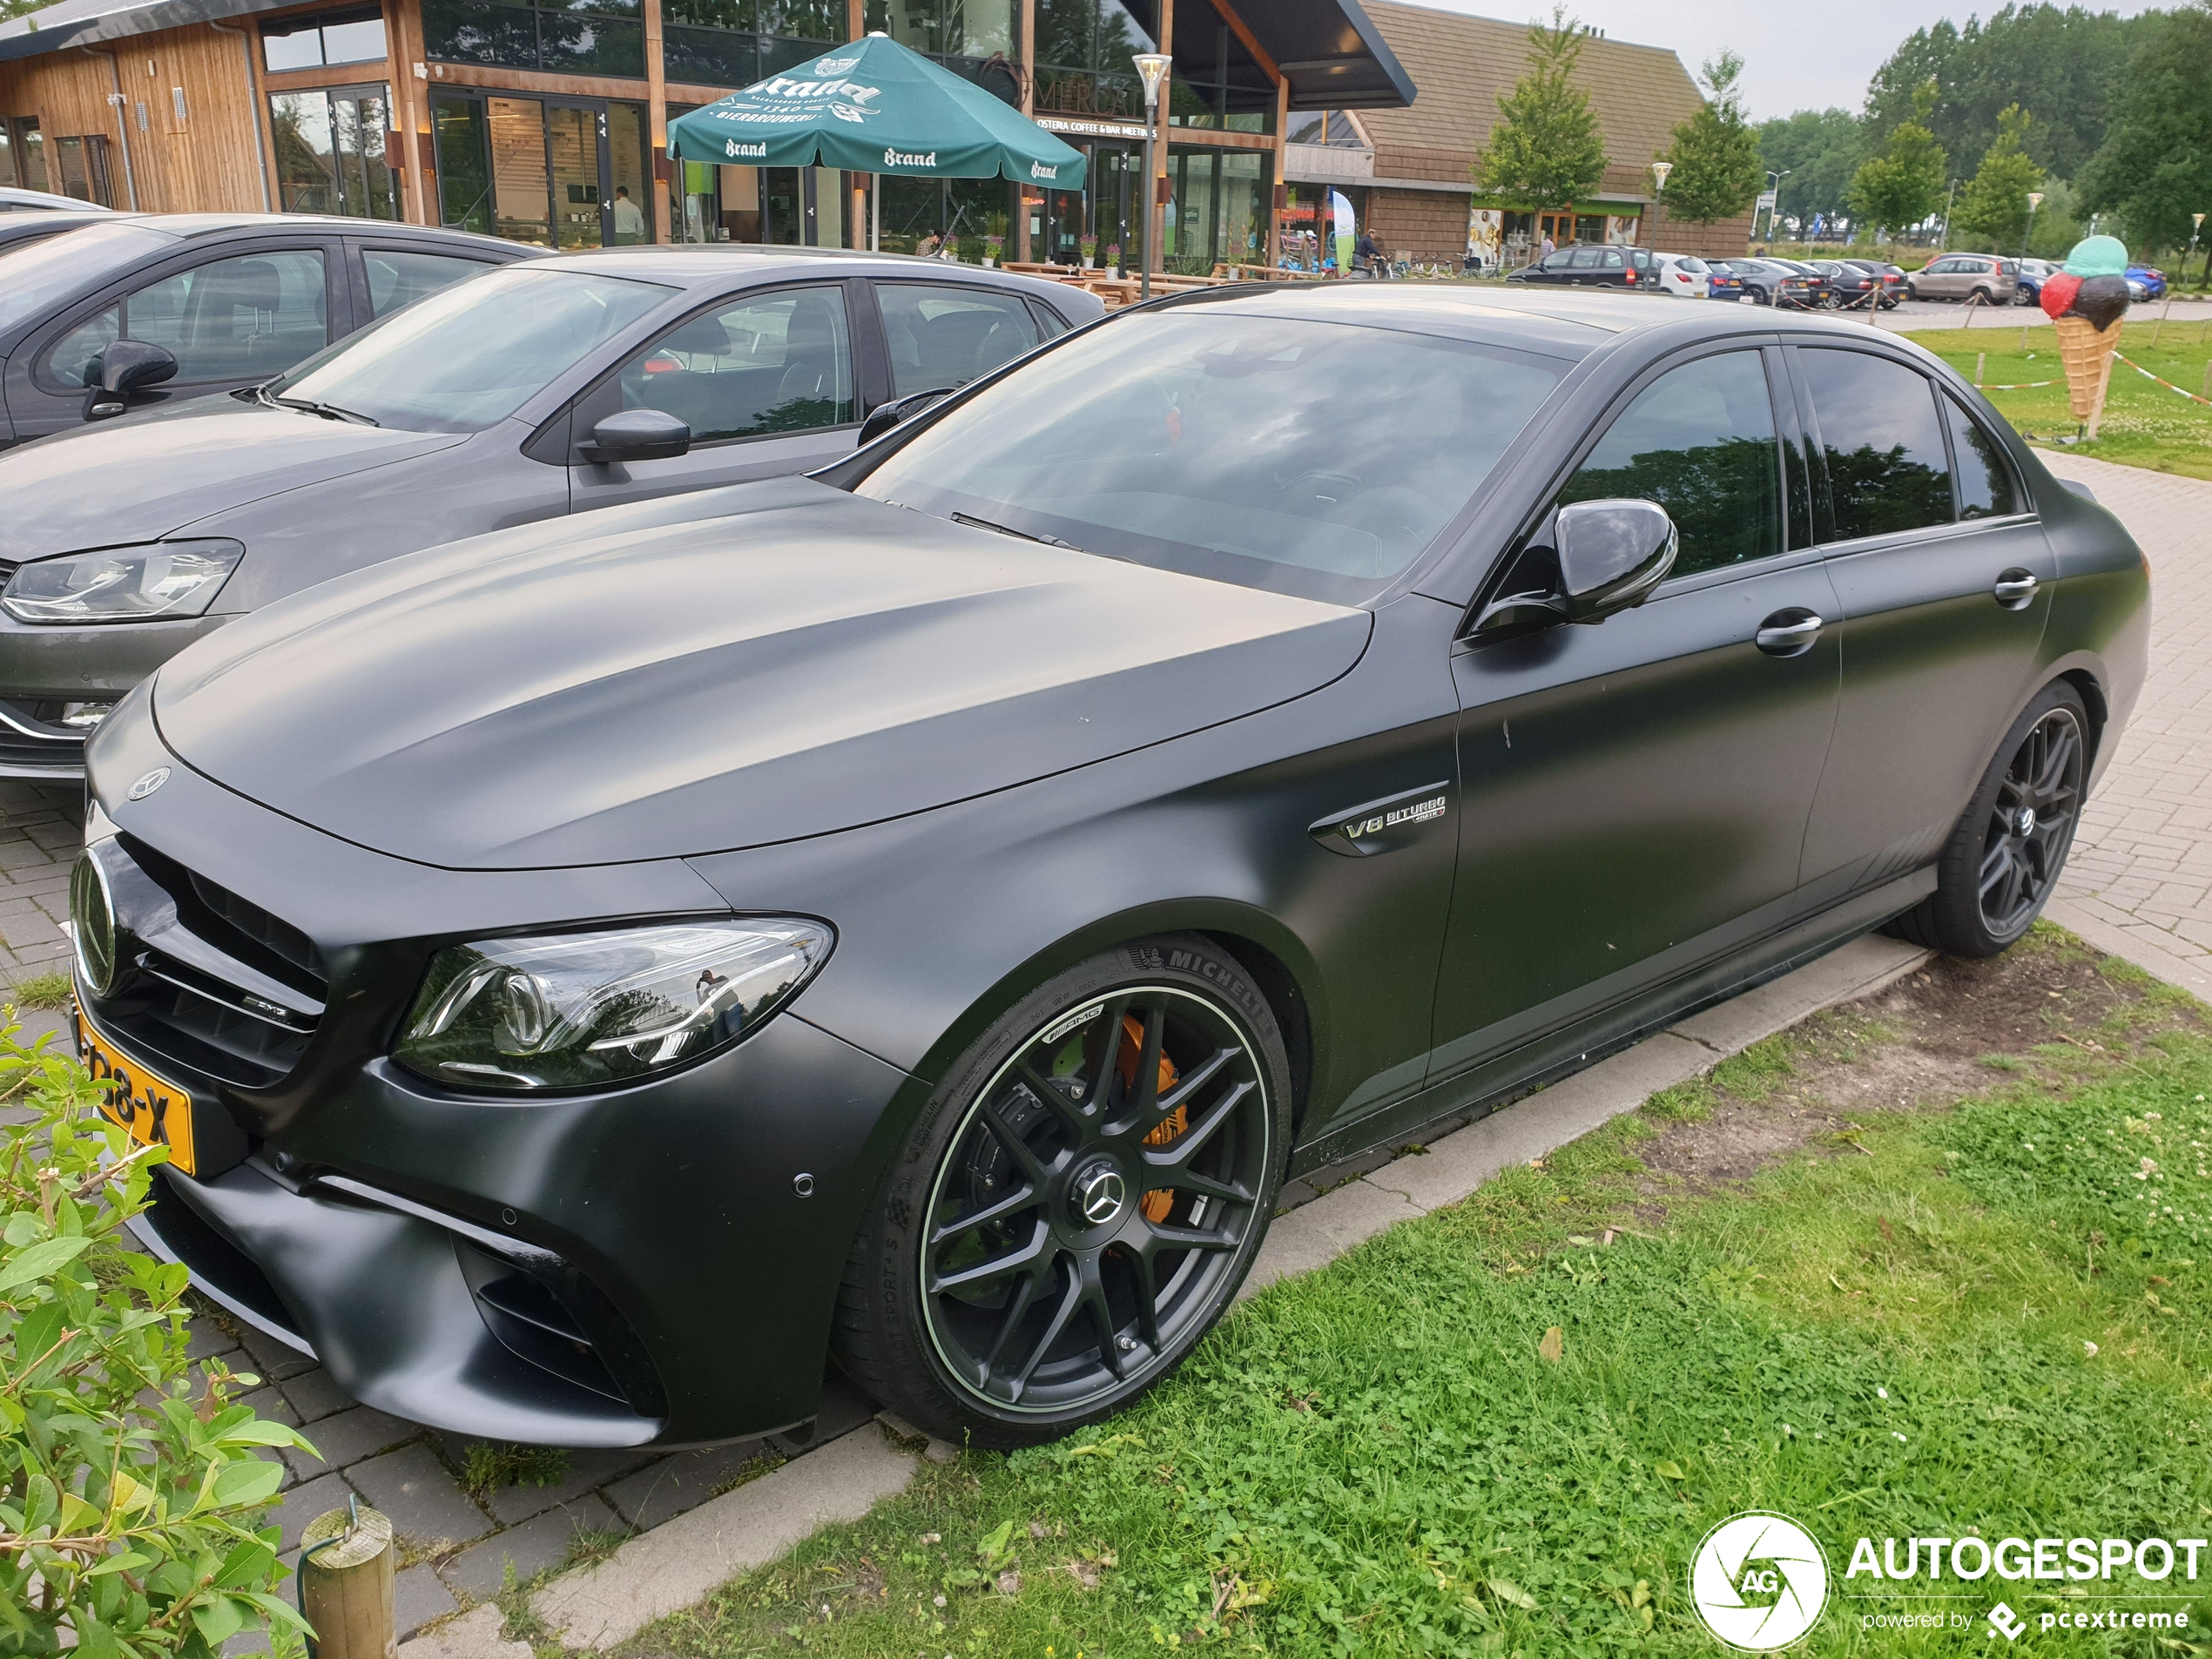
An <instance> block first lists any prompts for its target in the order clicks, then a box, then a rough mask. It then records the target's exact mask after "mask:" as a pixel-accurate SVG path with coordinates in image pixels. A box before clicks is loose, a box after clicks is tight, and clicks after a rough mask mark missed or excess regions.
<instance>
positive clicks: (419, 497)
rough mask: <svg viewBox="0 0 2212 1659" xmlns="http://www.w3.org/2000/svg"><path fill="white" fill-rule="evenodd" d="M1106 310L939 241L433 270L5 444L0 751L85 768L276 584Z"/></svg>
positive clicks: (693, 477)
mask: <svg viewBox="0 0 2212 1659" xmlns="http://www.w3.org/2000/svg"><path fill="white" fill-rule="evenodd" d="M358 222H359V221H354V220H348V221H347V223H348V224H356V223H358ZM94 234H97V233H94V232H89V231H88V232H79V233H76V237H77V238H82V237H85V236H91V235H94ZM299 257H301V258H305V257H306V256H305V255H304V254H302V255H300V256H299ZM272 259H273V256H265V255H256V256H255V257H253V258H252V259H246V260H237V261H234V263H236V264H239V265H243V266H266V265H268V264H269V263H270V262H271V260H272ZM365 259H366V260H367V263H366V265H365V267H364V268H365V269H366V271H367V272H368V280H369V283H370V293H371V295H372V296H374V294H375V293H377V288H376V286H375V284H376V280H377V279H376V273H377V272H378V270H379V269H380V268H388V269H389V270H390V271H392V272H393V273H395V280H398V281H402V282H404V281H415V280H420V281H426V282H427V281H431V280H442V276H443V274H444V273H442V272H437V273H421V272H419V271H418V270H417V266H419V265H421V264H422V263H424V262H425V261H426V260H427V261H428V263H432V264H435V265H439V266H444V265H456V264H458V263H459V262H458V261H456V260H448V259H446V258H444V257H443V256H442V255H439V256H426V255H422V254H420V253H409V254H402V253H400V252H398V251H397V250H392V249H385V248H374V249H370V250H368V252H367V253H366V254H365ZM380 260H381V261H386V262H388V264H387V266H386V267H380V265H379V263H378V262H379V261H380ZM408 261H413V263H408ZM6 268H7V261H6V260H5V259H4V258H0V272H3V271H4V270H5V269H6ZM472 268H475V269H478V270H482V269H483V268H484V267H482V266H475V267H472ZM395 299H396V295H395ZM5 303H6V302H5V301H4V300H0V307H4V305H5ZM129 303H130V305H131V306H132V307H134V309H133V310H132V315H133V316H135V315H136V314H137V312H136V310H135V307H137V306H138V300H135V299H134V300H131V301H130V302H129ZM241 314H243V313H241ZM1101 314H1103V307H1101V305H1100V302H1099V301H1098V300H1097V299H1096V297H1095V296H1094V295H1091V294H1089V293H1084V292H1082V290H1081V289H1078V288H1073V287H1067V286H1065V285H1063V284H1060V283H1052V282H1041V281H1038V280H1035V279H1034V278H1030V277H1022V276H1012V275H1008V274H1007V273H1001V272H996V271H982V270H978V269H975V268H974V267H966V266H950V265H946V264H943V263H941V262H940V261H938V260H900V259H896V258H882V259H867V258H865V257H857V256H851V255H843V254H837V253H817V252H816V251H815V250H813V249H780V248H779V249H752V248H741V247H728V246H719V247H711V248H691V249H678V248H651V247H637V248H623V249H614V250H610V251H608V252H604V253H592V254H588V255H576V254H571V255H563V256H562V257H560V258H557V259H543V260H532V261H530V262H529V263H526V264H522V265H513V266H508V267H507V268H506V269H504V270H500V271H487V272H486V273H485V274H482V275H481V276H479V277H478V278H477V279H476V280H475V281H472V282H464V283H462V284H459V285H457V286H455V287H447V288H445V289H444V290H443V291H442V292H439V293H433V294H431V295H430V296H429V297H428V298H425V299H422V300H420V301H419V302H418V303H416V304H415V305H414V306H413V307H411V308H410V309H408V310H407V311H406V312H404V313H403V314H399V315H395V316H391V317H389V318H388V320H381V321H379V322H378V323H377V324H376V325H375V326H374V327H372V328H370V329H368V331H366V332H364V333H361V334H355V335H354V336H353V337H352V338H350V339H348V340H347V341H342V342H341V343H340V344H339V345H337V346H336V347H333V348H331V349H330V350H329V351H327V352H326V353H324V354H321V355H319V356H316V357H314V358H312V359H311V360H309V361H306V362H304V363H301V364H300V365H299V366H298V367H297V368H293V369H292V370H291V371H290V372H289V373H287V374H281V375H279V374H274V373H271V374H265V375H264V376H262V377H261V378H262V382H263V383H262V384H260V386H259V387H258V388H254V389H252V390H249V391H248V392H247V393H246V395H241V396H235V397H221V396H218V397H212V398H201V399H199V400H196V401H192V402H188V403H183V404H179V405H177V406H175V407H174V408H169V409H165V410H159V411H155V412H152V413H149V414H146V415H139V416H136V417H133V418H132V419H130V420H125V421H114V422H110V423H106V424H101V425H94V426H91V427H86V428H80V429H79V430H78V431H75V432H72V433H69V434H65V435H62V436H59V437H56V438H51V439H49V440H47V441H46V442H43V443H37V444H34V445H31V446H30V447H28V448H23V449H19V450H17V451H15V452H13V453H11V454H9V455H0V495H4V496H5V497H6V499H7V501H8V502H9V507H10V510H9V512H8V513H7V515H6V516H4V517H0V581H4V583H5V586H4V588H0V776H8V777H17V778H33V779H49V780H59V779H74V778H76V777H78V775H79V774H80V772H81V771H82V767H83V764H84V760H83V756H84V734H85V732H88V731H89V730H90V729H91V727H93V726H94V725H98V723H99V721H100V720H101V719H102V718H105V715H106V713H107V711H108V710H109V708H110V707H111V706H112V705H113V704H114V701H115V699H116V698H118V697H119V696H121V695H122V694H123V693H124V692H125V691H128V690H130V688H131V687H132V686H133V685H137V684H138V681H139V680H140V679H141V678H144V677H145V675H147V674H148V673H151V672H152V671H153V669H154V668H155V667H157V666H158V664H161V663H163V662H165V661H166V660H168V658H171V657H172V656H173V655H175V654H176V653H177V652H178V651H181V650H183V649H184V647H185V646H186V645H187V644H191V643H192V641H193V640H194V639H198V638H199V637H203V636H205V635H206V634H208V633H210V632H212V631H214V630H215V629H216V628H218V627H220V626H222V625H223V624H225V623H226V622H228V621H230V620H231V619H232V618H233V617H237V616H240V615H242V614H244V613H245V612H246V611H249V610H254V609H255V608H257V607H258V606H260V605H263V604H267V603H268V602H269V601H270V600H272V599H274V598H277V597H280V596H281V595H284V594H287V593H292V592H295V591H297V590H300V589H301V588H304V587H308V586H311V585H312V584H313V583H317V582H320V581H323V580H325V579H326V578H327V577H333V576H337V575H340V574H341V573H342V572H345V571H347V570H355V569H358V568H359V567H361V566H362V565H364V564H371V563H376V562H377V561H379V560H381V559H388V558H391V557H394V556H396V555H398V554H401V553H411V552H413V551H415V550H416V549H418V548H424V547H430V546H434V545H435V544H436V543H441V542H449V541H454V540H456V539H458V538H459V537H462V536H474V535H476V534H477V533H479V532H481V531H483V530H489V529H499V528H502V527H503V526H506V525H510V524H519V523H527V522H529V521H530V520H532V519H541V518H551V517H556V516H561V515H563V514H565V513H570V512H581V511H583V510H584V509H587V508H592V507H600V506H605V505H608V504H610V503H613V502H631V501H639V500H642V499H644V498H645V497H647V496H664V495H672V494H675V493H677V492H678V491H681V490H688V489H703V488H705V487H707V486H710V485H716V484H729V483H735V482H739V481H741V480H745V479H752V478H765V477H770V476H772V475H776V474H779V473H789V472H802V471H805V470H806V469H809V468H813V467H819V466H820V465H822V464H823V463H824V462H827V461H831V460H834V459H835V458H836V457H837V456H839V455H844V454H846V453H847V452H848V451H849V450H851V448H853V442H854V440H855V436H856V435H857V431H858V426H859V422H860V420H861V418H862V417H863V416H864V415H868V414H870V413H872V412H873V411H874V410H876V409H877V408H880V407H881V406H883V405H885V404H886V403H887V402H889V401H894V400H896V399H903V398H906V397H909V396H911V395H914V394H917V393H921V392H925V391H929V390H945V389H948V388H952V387H954V386H957V385H959V384H960V383H961V382H962V381H967V380H971V379H973V378H974V377H975V376H976V375H978V374H982V373H984V372H985V371H987V370H988V369H991V368H996V367H997V366H998V365H999V364H1001V363H1002V362H1005V361H1007V360H1008V359H1009V358H1012V357H1015V356H1018V355H1019V354H1021V353H1022V352H1025V351H1027V350H1028V349H1029V348H1030V347H1034V346H1035V345H1036V344H1037V342H1038V341H1040V340H1042V339H1047V338H1049V337H1051V336H1052V335H1054V334H1060V333H1063V332H1065V331H1066V330H1067V329H1068V328H1069V327H1071V326H1073V325H1075V324H1077V323H1082V322H1089V321H1091V320H1094V319H1096V318H1097V317H1098V316H1100V315H1101ZM67 338H68V336H66V335H64V337H63V340H62V343H63V344H64V345H65V344H66V341H67ZM317 339H318V342H319V341H320V336H319V335H318V337H317ZM249 343H251V342H249ZM51 349H53V350H60V349H61V347H60V346H57V347H53V348H51ZM78 398H79V400H80V401H82V400H83V398H84V394H83V393H81V392H80V393H79V394H78Z"/></svg>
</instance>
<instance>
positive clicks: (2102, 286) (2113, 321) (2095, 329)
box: [2041, 236, 2128, 438]
mask: <svg viewBox="0 0 2212 1659" xmlns="http://www.w3.org/2000/svg"><path fill="white" fill-rule="evenodd" d="M2127 271H2128V249H2127V246H2125V245H2124V244H2123V243H2122V242H2121V240H2120V239H2119V238H2118V237H2116V236H2091V237H2086V238H2084V239H2082V240H2081V241H2080V242H2077V243H2075V244H2074V252H2073V253H2069V254H2067V257H2066V268H2065V269H2064V270H2062V271H2060V272H2058V273H2055V274H2054V275H2053V276H2051V277H2049V278H2047V279H2046V280H2045V281H2044V284H2043V293H2042V296H2041V304H2042V307H2043V310H2044V312H2045V313H2046V314H2047V315H2048V316H2049V317H2050V319H2051V321H2052V323H2053V325H2054V327H2056V328H2057V329H2058V334H2059V359H2060V361H2061V362H2063V363H2064V364H2065V365H2066V389H2067V401H2068V402H2069V403H2071V404H2072V405H2073V407H2074V419H2075V420H2077V421H2086V422H2087V425H2088V428H2089V435H2090V436H2091V437H2093V438H2094V437H2095V436H2096V435H2097V423H2098V421H2101V419H2102V418H2103V416H2104V404H2105V388H2106V387H2107V385H2108V384H2110V382H2111V379H2112V354H2113V352H2114V350H2115V349H2117V348H2118V347H2119V345H2120V329H2121V322H2122V320H2124V319H2125V318H2126V316H2127V314H2128V276H2127Z"/></svg>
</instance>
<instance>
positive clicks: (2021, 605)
mask: <svg viewBox="0 0 2212 1659" xmlns="http://www.w3.org/2000/svg"><path fill="white" fill-rule="evenodd" d="M1990 592H1992V593H1993V594H1994V595H1996V596H1997V603H1998V604H2000V605H2002V606H2004V607H2005V609H2006V610H2027V607H2028V602H2029V601H2031V600H2032V599H2033V598H2034V597H2035V577H2034V574H2033V572H2032V571H2028V570H2007V571H2006V572H2005V574H2004V575H2002V576H2000V577H1998V578H1997V585H1996V586H1994V587H1993V588H1992V589H1990Z"/></svg>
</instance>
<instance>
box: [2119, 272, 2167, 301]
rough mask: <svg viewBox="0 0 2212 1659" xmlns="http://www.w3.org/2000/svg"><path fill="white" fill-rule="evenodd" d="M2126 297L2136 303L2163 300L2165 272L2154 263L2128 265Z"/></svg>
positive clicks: (2164, 294)
mask: <svg viewBox="0 0 2212 1659" xmlns="http://www.w3.org/2000/svg"><path fill="white" fill-rule="evenodd" d="M2165 297H2166V273H2165V272H2163V271H2161V270H2160V269H2159V268H2158V267H2157V266H2155V265H2131V266H2128V298H2129V299H2130V300H2134V302H2135V303H2136V304H2137V305H2141V303H2142V302H2143V301H2144V300H2163V299H2164V298H2165Z"/></svg>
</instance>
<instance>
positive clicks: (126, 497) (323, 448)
mask: <svg viewBox="0 0 2212 1659" xmlns="http://www.w3.org/2000/svg"><path fill="white" fill-rule="evenodd" d="M462 441H463V440H462V435H456V434H454V433H448V432H397V431H394V430H391V429H389V428H384V427H373V426H361V425H356V424H355V423H354V422H352V421H329V420H325V419H324V418H323V417H321V416H320V415H307V414H304V413H302V412H301V411H300V410H298V409H272V408H266V407H264V406H262V405H259V404H248V403H242V402H239V401H238V400H237V399H235V398H231V397H219V398H212V399H210V398H196V399H194V400H193V401H192V402H191V403H189V404H180V405H179V406H178V407H177V408H175V409H173V410H161V411H158V412H156V413H152V414H150V415H141V416H138V417H136V418H133V419H126V420H125V421H120V422H117V423H115V424H111V425H105V424H104V425H98V426H87V427H80V428H76V429H74V430H71V431H68V432H60V433H57V434H55V435H53V436H51V437H49V438H42V439H40V440H39V441H38V442H35V443H27V444H24V446H22V447H21V448H16V449H10V450H9V451H8V452H7V453H6V454H4V455H0V501H5V502H7V511H6V512H5V513H4V514H0V558H4V559H8V560H10V561H13V562H15V563H22V562H23V561H24V560H26V559H41V558H44V557H46V556H48V555H50V554H54V553H73V552H76V551H78V550H81V549H84V548H90V547H116V546H119V545H121V544H122V543H126V542H151V541H156V540H158V539H159V538H160V537H162V536H173V535H175V534H176V533H177V532H178V531H179V530H181V529H185V528H187V527H188V526H190V525H191V524H192V523H195V522H196V521H198V520H199V519H203V518H206V516H208V515H209V514H211V513H219V512H222V511H224V510H225V509H228V508H233V507H243V506H244V505H246V503H247V502H253V501H259V500H260V499H261V498H262V497H264V496H273V495H277V494H279V493H280V492H281V491H284V490H287V489H305V488H306V487H307V486H308V485H310V484H320V483H326V482H328V481H329V480H331V479H333V478H342V477H344V476H345V475H347V474H348V473H354V472H361V471H363V470H365V469H368V468H370V467H381V466H384V465H387V464H388V463H389V462H395V461H406V460H409V459H411V458H412V457H414V456H415V455H428V454H429V453H430V452H431V451H433V450H436V449H444V448H450V447H451V446H452V445H454V444H456V443H459V442H462ZM125 483H127V488H118V485H120V484H125Z"/></svg>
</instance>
